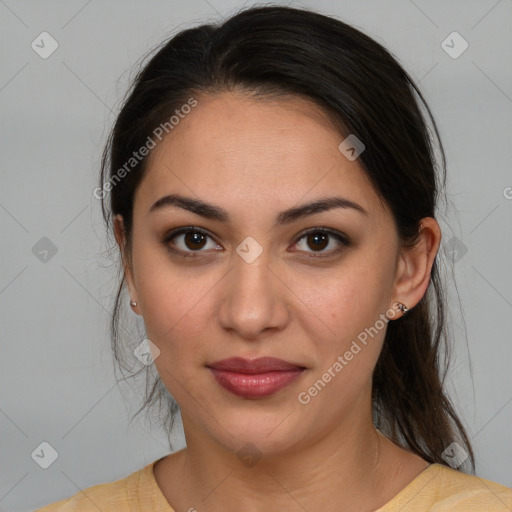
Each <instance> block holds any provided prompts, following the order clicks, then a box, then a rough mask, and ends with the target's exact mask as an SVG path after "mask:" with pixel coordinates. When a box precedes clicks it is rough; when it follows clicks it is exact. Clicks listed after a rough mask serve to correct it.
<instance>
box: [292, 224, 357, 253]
mask: <svg viewBox="0 0 512 512" xmlns="http://www.w3.org/2000/svg"><path fill="white" fill-rule="evenodd" d="M350 245H351V243H350V240H349V238H348V237H347V236H345V235H343V234H342V233H338V232H337V231H333V230H331V229H326V228H311V229H308V230H307V231H306V232H305V233H303V234H302V236H301V237H300V238H299V240H298V241H297V242H296V243H295V245H294V247H296V248H298V249H299V252H305V253H309V254H310V255H312V257H318V256H324V255H325V256H331V255H333V254H335V253H338V252H340V251H342V250H343V249H344V248H346V247H349V246H350ZM327 248H329V249H328V250H325V249H327ZM316 253H318V256H317V254H316Z"/></svg>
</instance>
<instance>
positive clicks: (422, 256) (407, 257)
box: [393, 217, 441, 309]
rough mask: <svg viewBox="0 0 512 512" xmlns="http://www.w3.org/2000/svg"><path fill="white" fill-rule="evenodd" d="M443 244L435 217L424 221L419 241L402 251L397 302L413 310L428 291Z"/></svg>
mask: <svg viewBox="0 0 512 512" xmlns="http://www.w3.org/2000/svg"><path fill="white" fill-rule="evenodd" d="M440 242H441V229H440V227H439V224H438V223H437V221H436V220H435V219H434V218H433V217H425V218H424V219H422V221H421V224H420V228H419V231H418V240H417V242H416V244H415V245H414V246H413V247H408V248H404V249H402V253H401V254H400V261H399V265H398V271H397V275H396V283H395V290H394V294H393V296H394V297H395V298H396V299H395V300H397V301H400V302H401V303H405V304H407V307H408V308H409V309H410V308H413V307H414V306H415V305H416V304H417V303H418V302H419V301H420V300H421V298H422V297H423V295H424V294H425V292H426V291H427V288H428V285H429V282H430V273H431V270H432V265H433V264H434V260H435V257H436V255H437V251H438V249H439V245H440Z"/></svg>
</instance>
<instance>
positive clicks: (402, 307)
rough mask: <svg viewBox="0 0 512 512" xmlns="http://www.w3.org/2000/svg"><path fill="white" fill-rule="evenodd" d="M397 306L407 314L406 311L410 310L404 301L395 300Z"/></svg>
mask: <svg viewBox="0 0 512 512" xmlns="http://www.w3.org/2000/svg"><path fill="white" fill-rule="evenodd" d="M395 306H396V307H397V308H398V309H399V310H400V312H401V313H402V314H403V315H405V313H407V311H409V308H408V307H407V306H406V305H405V304H403V303H402V302H398V301H396V302H395Z"/></svg>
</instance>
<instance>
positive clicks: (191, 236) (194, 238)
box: [183, 231, 206, 250]
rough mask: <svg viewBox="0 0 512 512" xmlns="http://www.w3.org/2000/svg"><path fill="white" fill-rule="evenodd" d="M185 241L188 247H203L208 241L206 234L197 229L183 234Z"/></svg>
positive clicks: (195, 248)
mask: <svg viewBox="0 0 512 512" xmlns="http://www.w3.org/2000/svg"><path fill="white" fill-rule="evenodd" d="M183 237H184V238H183V241H184V243H185V245H186V246H187V248H188V249H191V250H197V249H202V248H203V247H204V244H205V242H206V235H204V234H203V233H199V232H197V231H189V232H188V233H185V234H184V235H183Z"/></svg>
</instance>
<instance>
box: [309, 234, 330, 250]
mask: <svg viewBox="0 0 512 512" xmlns="http://www.w3.org/2000/svg"><path fill="white" fill-rule="evenodd" d="M327 238H328V235H326V234H325V233H316V234H314V235H309V236H308V243H310V242H311V241H313V245H314V247H311V248H312V249H315V248H316V249H325V247H326V246H327V243H326V241H327Z"/></svg>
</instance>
